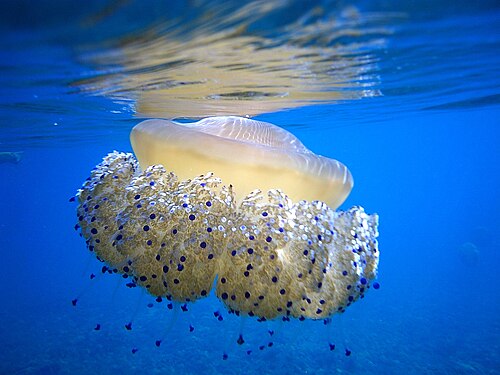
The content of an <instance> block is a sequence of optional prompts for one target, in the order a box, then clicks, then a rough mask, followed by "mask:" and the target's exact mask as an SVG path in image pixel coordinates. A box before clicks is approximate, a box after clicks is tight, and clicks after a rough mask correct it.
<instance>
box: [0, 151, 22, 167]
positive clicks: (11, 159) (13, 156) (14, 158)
mask: <svg viewBox="0 0 500 375" xmlns="http://www.w3.org/2000/svg"><path fill="white" fill-rule="evenodd" d="M22 157H23V152H22V151H17V152H7V151H4V152H0V164H1V163H13V164H18V163H19V162H20V161H21V159H22Z"/></svg>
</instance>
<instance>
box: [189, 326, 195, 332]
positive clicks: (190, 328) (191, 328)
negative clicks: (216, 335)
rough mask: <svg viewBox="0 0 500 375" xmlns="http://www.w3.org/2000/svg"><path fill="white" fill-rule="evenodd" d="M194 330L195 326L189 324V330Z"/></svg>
mask: <svg viewBox="0 0 500 375" xmlns="http://www.w3.org/2000/svg"><path fill="white" fill-rule="evenodd" d="M193 331H194V327H193V326H192V325H191V324H190V325H189V332H193Z"/></svg>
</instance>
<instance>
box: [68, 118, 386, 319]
mask: <svg viewBox="0 0 500 375" xmlns="http://www.w3.org/2000/svg"><path fill="white" fill-rule="evenodd" d="M131 142H132V145H133V148H134V151H135V153H136V156H137V158H138V160H139V161H138V162H137V160H136V158H135V157H134V155H132V154H126V153H120V152H116V151H115V152H113V153H111V154H109V155H107V156H106V157H105V158H104V160H103V161H102V162H101V163H100V164H99V165H98V166H97V167H96V168H94V169H93V170H92V172H91V175H90V177H89V178H88V179H87V180H86V181H85V183H84V184H83V186H82V188H81V189H80V190H79V191H78V194H77V196H78V202H79V206H78V209H77V215H78V226H77V227H79V228H81V234H82V236H83V237H84V238H85V240H86V243H87V246H88V248H89V250H90V251H92V252H94V253H95V254H96V256H97V257H98V258H99V259H100V260H101V261H103V262H106V263H107V265H108V266H109V267H111V271H112V272H110V273H120V274H122V275H123V276H124V277H126V278H129V280H130V279H131V281H130V283H129V284H131V285H133V286H136V285H137V286H140V287H143V288H145V289H146V290H147V291H148V292H149V293H150V294H152V295H153V296H156V297H166V298H167V299H172V300H175V301H179V302H189V301H195V300H197V299H199V298H203V297H206V296H208V295H209V294H210V291H211V289H212V288H213V285H214V281H216V284H215V295H216V296H217V297H218V298H219V299H220V300H221V301H222V303H223V304H224V305H225V306H226V307H227V308H228V309H229V310H230V311H233V312H236V313H238V314H240V313H241V314H244V315H249V316H257V317H259V318H261V320H262V319H263V318H265V319H273V318H277V317H283V319H289V317H295V318H299V319H301V320H303V319H305V318H311V319H324V318H327V317H329V316H331V315H333V314H335V313H337V312H343V311H345V309H346V308H347V307H348V306H350V305H351V304H352V303H353V302H354V301H356V300H357V299H358V298H362V297H363V296H364V293H365V292H366V291H367V289H368V288H369V287H370V283H371V281H372V280H373V279H374V278H375V277H376V274H377V266H378V257H379V252H378V243H377V237H378V229H377V227H378V216H377V215H376V214H372V215H370V214H367V213H365V211H364V209H363V208H362V207H359V206H355V207H352V208H351V209H349V210H347V211H335V208H336V207H337V206H338V205H340V204H341V203H342V202H343V200H344V199H345V198H346V197H347V195H348V194H349V192H350V190H351V188H352V177H351V175H350V173H349V171H348V170H347V168H346V167H345V166H344V165H342V164H341V163H339V162H337V161H335V160H331V159H327V158H324V157H321V156H317V155H315V154H314V153H312V152H311V151H309V150H308V149H307V148H306V147H305V146H304V145H303V144H302V143H301V142H300V141H299V140H298V139H297V138H296V137H295V136H293V135H292V134H291V133H289V132H287V131H285V130H283V129H281V128H278V127H276V126H274V125H272V124H268V123H263V122H258V121H253V120H249V119H244V118H239V117H215V118H208V119H204V120H201V121H198V122H196V123H191V124H179V123H175V122H172V121H166V120H148V121H144V122H142V123H140V124H139V125H137V126H136V127H135V128H134V129H133V130H132V134H131Z"/></svg>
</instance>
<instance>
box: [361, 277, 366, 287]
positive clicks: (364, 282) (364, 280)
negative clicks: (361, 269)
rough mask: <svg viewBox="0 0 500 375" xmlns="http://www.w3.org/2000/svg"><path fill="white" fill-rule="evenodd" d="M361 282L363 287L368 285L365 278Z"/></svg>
mask: <svg viewBox="0 0 500 375" xmlns="http://www.w3.org/2000/svg"><path fill="white" fill-rule="evenodd" d="M359 281H361V284H363V285H365V284H366V279H365V278H364V277H362V278H361V280H359Z"/></svg>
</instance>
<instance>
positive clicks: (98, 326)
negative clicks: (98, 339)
mask: <svg viewBox="0 0 500 375" xmlns="http://www.w3.org/2000/svg"><path fill="white" fill-rule="evenodd" d="M100 329H101V325H100V324H99V323H97V324H96V325H95V327H94V331H99V330H100Z"/></svg>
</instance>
